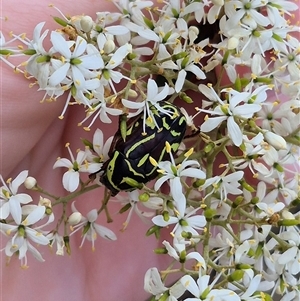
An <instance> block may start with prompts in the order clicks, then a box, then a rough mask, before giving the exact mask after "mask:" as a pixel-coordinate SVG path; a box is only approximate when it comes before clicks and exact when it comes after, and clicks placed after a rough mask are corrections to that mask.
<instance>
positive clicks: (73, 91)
mask: <svg viewBox="0 0 300 301" xmlns="http://www.w3.org/2000/svg"><path fill="white" fill-rule="evenodd" d="M76 93H77V88H76V86H75V85H72V86H71V95H72V96H73V97H75V96H76Z"/></svg>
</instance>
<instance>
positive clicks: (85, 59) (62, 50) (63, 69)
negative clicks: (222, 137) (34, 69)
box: [49, 31, 104, 88]
mask: <svg viewBox="0 0 300 301" xmlns="http://www.w3.org/2000/svg"><path fill="white" fill-rule="evenodd" d="M51 41H52V44H53V48H54V49H55V50H56V51H57V52H58V53H59V54H61V59H60V60H53V59H52V64H55V65H56V68H55V71H54V72H53V73H52V74H51V75H50V77H49V85H50V86H52V87H55V86H56V85H58V84H60V83H61V82H63V81H64V79H65V78H66V76H67V75H68V76H70V78H72V81H73V82H74V84H75V86H76V87H77V88H81V87H82V84H83V83H84V82H85V77H84V75H85V72H87V73H88V69H93V70H95V69H99V68H103V67H104V62H103V60H102V57H101V55H100V53H99V51H96V50H97V49H96V48H95V47H94V46H93V45H88V44H87V42H86V40H85V39H83V38H82V37H80V36H77V39H76V41H66V40H65V39H64V37H63V36H62V35H61V34H60V33H58V32H56V31H52V32H51ZM71 47H73V49H74V50H73V51H71ZM88 49H90V50H91V51H90V53H89V54H85V52H86V51H87V50H88ZM93 50H94V51H93ZM69 70H70V72H71V73H70V74H69V73H68V71H69Z"/></svg>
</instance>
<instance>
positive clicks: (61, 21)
mask: <svg viewBox="0 0 300 301" xmlns="http://www.w3.org/2000/svg"><path fill="white" fill-rule="evenodd" d="M53 20H54V21H55V22H56V23H57V24H59V25H61V26H63V27H66V26H67V25H69V23H68V22H67V21H66V20H63V19H61V18H59V17H53Z"/></svg>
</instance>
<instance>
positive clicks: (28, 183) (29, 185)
mask: <svg viewBox="0 0 300 301" xmlns="http://www.w3.org/2000/svg"><path fill="white" fill-rule="evenodd" d="M36 183H37V181H36V179H35V178H33V177H27V178H26V180H25V182H24V186H25V187H26V188H27V189H33V188H34V187H35V186H36Z"/></svg>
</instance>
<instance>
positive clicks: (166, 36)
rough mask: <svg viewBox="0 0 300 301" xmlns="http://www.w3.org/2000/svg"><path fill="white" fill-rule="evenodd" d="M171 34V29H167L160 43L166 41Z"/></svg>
mask: <svg viewBox="0 0 300 301" xmlns="http://www.w3.org/2000/svg"><path fill="white" fill-rule="evenodd" d="M171 34H172V31H171V30H170V31H168V32H167V33H166V34H165V36H164V37H163V39H162V43H163V44H164V43H167V42H168V39H169V38H170V36H171Z"/></svg>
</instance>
